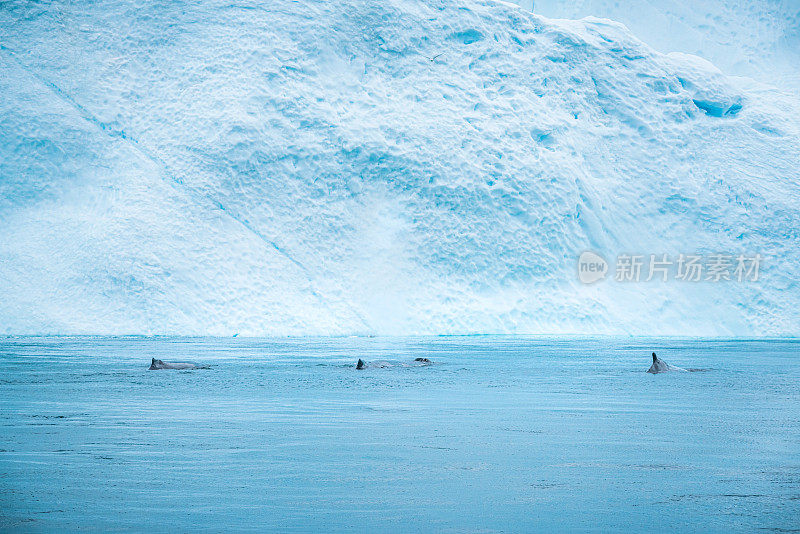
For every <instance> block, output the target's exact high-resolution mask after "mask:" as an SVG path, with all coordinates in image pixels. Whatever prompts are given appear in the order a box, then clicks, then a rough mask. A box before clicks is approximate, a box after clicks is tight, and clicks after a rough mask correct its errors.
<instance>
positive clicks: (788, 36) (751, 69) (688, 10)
mask: <svg viewBox="0 0 800 534" xmlns="http://www.w3.org/2000/svg"><path fill="white" fill-rule="evenodd" d="M520 4H521V5H525V6H526V7H528V8H529V9H532V10H534V11H535V12H536V13H538V14H540V15H544V16H546V17H556V18H568V19H577V18H582V17H587V16H595V17H602V18H609V19H612V20H616V21H619V22H622V23H623V24H625V25H626V26H627V27H628V28H629V29H630V30H631V32H632V33H633V34H634V35H636V37H638V38H639V39H641V40H643V41H644V42H646V43H647V44H648V45H650V46H652V47H653V48H655V49H656V50H658V51H660V52H684V53H688V54H695V55H698V56H701V57H703V58H705V59H707V60H709V61H711V62H712V63H714V64H715V65H716V66H717V67H719V68H720V69H722V70H723V71H724V72H725V73H727V74H736V75H740V76H749V77H751V78H755V79H758V80H762V81H767V82H769V83H771V84H775V85H776V86H778V87H782V88H784V89H786V90H791V91H800V1H798V0H740V1H736V0H702V1H696V2H686V1H682V0H662V1H659V2H652V1H646V0H645V1H643V0H621V1H620V0H572V1H570V2H565V1H563V0H535V2H531V0H520Z"/></svg>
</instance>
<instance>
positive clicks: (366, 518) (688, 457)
mask: <svg viewBox="0 0 800 534" xmlns="http://www.w3.org/2000/svg"><path fill="white" fill-rule="evenodd" d="M652 350H655V351H656V352H657V353H658V354H659V356H661V357H662V358H663V359H665V360H666V361H667V362H669V363H671V364H673V365H677V366H680V367H684V368H693V369H702V370H701V371H696V372H685V373H678V372H676V373H666V374H661V375H655V376H654V375H650V374H647V373H645V371H646V370H647V368H648V367H649V365H650V352H651V351H652ZM153 357H154V358H160V359H163V360H172V361H185V360H191V361H194V362H198V363H200V364H207V365H209V366H210V368H209V369H199V370H192V371H148V370H147V367H148V366H149V364H150V359H151V358H153ZM417 357H425V358H429V359H431V360H433V361H434V362H435V364H434V365H431V366H427V367H418V366H408V365H407V364H408V362H411V361H412V360H413V359H414V358H417ZM358 358H362V359H364V360H367V361H375V360H386V361H389V362H391V363H393V365H391V366H389V367H385V368H369V369H366V370H363V371H356V370H355V362H356V360H357V359H358ZM799 364H800V341H797V340H758V341H747V340H736V341H719V340H696V339H695V340H676V339H667V340H664V339H660V340H658V339H656V340H631V339H623V338H619V339H612V338H607V339H593V338H586V339H582V338H572V339H552V338H507V337H469V338H374V339H364V338H333V339H288V340H287V339H281V340H274V339H271V340H268V339H241V338H234V339H189V338H157V339H152V338H147V339H140V338H4V339H0V529H2V530H5V531H19V530H22V531H65V530H66V531H74V530H90V531H109V530H113V531H120V530H123V531H144V530H148V531H153V530H156V531H167V530H170V531H175V530H177V531H186V530H210V531H220V530H228V531H231V530H232V531H241V530H253V531H255V530H258V531H261V530H272V531H281V532H286V531H298V532H300V531H303V532H308V531H311V532H320V531H326V532H327V531H337V532H338V531H357V532H368V531H376V530H379V531H393V532H415V531H440V532H502V531H505V532H519V531H530V530H548V531H552V530H582V531H598V532H599V531H602V532H608V531H616V530H635V531H642V530H659V531H663V530H679V531H717V532H731V531H741V532H752V531H763V532H770V531H773V532H787V531H800V530H797V529H800V365H799ZM793 529H794V530H793Z"/></svg>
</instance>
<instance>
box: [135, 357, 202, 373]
mask: <svg viewBox="0 0 800 534" xmlns="http://www.w3.org/2000/svg"><path fill="white" fill-rule="evenodd" d="M159 369H207V367H205V366H200V365H197V364H196V363H191V362H165V361H163V360H156V359H155V358H153V361H152V362H151V363H150V367H149V368H148V370H149V371H156V370H159Z"/></svg>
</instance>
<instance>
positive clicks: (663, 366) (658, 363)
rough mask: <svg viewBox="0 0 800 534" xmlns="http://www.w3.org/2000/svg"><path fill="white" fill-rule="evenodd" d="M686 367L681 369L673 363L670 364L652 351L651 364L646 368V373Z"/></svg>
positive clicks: (677, 369) (678, 369)
mask: <svg viewBox="0 0 800 534" xmlns="http://www.w3.org/2000/svg"><path fill="white" fill-rule="evenodd" d="M685 370H686V369H681V368H680V367H675V366H674V365H670V364H668V363H667V362H665V361H664V360H662V359H661V358H659V357H658V356H656V353H655V352H654V353H653V364H652V365H651V366H650V369H648V370H647V372H648V373H653V374H656V373H666V372H667V371H685Z"/></svg>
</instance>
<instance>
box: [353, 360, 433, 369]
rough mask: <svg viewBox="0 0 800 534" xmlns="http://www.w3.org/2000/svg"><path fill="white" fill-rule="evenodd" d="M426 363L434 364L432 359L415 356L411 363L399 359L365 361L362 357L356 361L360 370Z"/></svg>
mask: <svg viewBox="0 0 800 534" xmlns="http://www.w3.org/2000/svg"><path fill="white" fill-rule="evenodd" d="M424 365H433V362H432V361H430V360H429V359H428V358H414V361H412V362H411V363H408V362H398V361H387V360H376V361H373V362H369V363H367V362H365V361H364V360H362V359H361V358H359V359H358V362H357V363H356V369H358V370H359V371H360V370H362V369H366V368H367V367H374V368H379V369H383V368H386V367H420V366H424Z"/></svg>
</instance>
